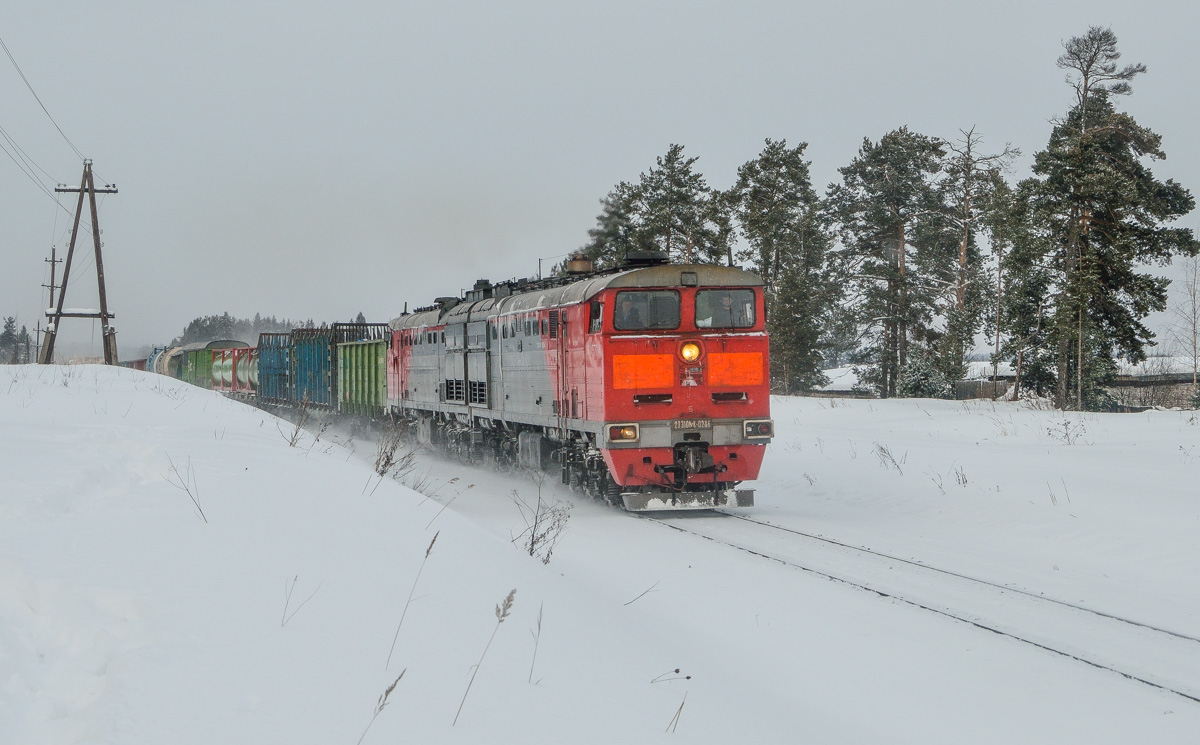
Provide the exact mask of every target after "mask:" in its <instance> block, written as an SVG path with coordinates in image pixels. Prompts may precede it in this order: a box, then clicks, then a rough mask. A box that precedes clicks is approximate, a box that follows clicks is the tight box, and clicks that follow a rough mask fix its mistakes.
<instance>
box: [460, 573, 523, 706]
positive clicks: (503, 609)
mask: <svg viewBox="0 0 1200 745" xmlns="http://www.w3.org/2000/svg"><path fill="white" fill-rule="evenodd" d="M516 594H517V588H515V587H514V588H513V589H512V590H511V591H510V592H509V593H508V597H506V598H504V602H503V603H501V604H500V605H497V606H496V628H494V629H492V635H491V636H490V637H488V643H487V646H485V647H484V648H483V654H481V655H479V662H477V663H475V671H474V672H472V673H471V679H470V680H469V681H467V690H465V691H463V697H462V701H460V702H459V704H458V711H456V712H455V713H454V721H453V722H451V723H450V726H451V727H453V726H454V725H456V724H458V717H459V715H460V714H462V709H463V704H465V703H467V694H468V693H470V692H471V686H472V684H474V683H475V676H476V675H478V674H479V667H480V666H481V665H483V658H484V657H486V656H487V653H488V650H489V649H491V646H492V640H493V639H495V638H496V632H497V631H499V630H500V624H502V623H504V619H506V618H508V614H509V612H510V611H512V607H513V597H515V596H516Z"/></svg>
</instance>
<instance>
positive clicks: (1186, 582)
mask: <svg viewBox="0 0 1200 745" xmlns="http://www.w3.org/2000/svg"><path fill="white" fill-rule="evenodd" d="M773 414H774V417H775V419H776V422H777V431H778V437H777V438H776V441H775V443H774V444H773V445H772V446H771V447H770V450H769V452H768V455H767V459H766V464H765V467H764V473H763V478H762V479H761V480H760V481H759V482H758V483H757V485H756V486H757V489H758V492H757V495H756V498H757V506H756V507H754V508H751V509H748V510H745V511H743V512H744V514H745V515H746V516H749V517H751V518H753V519H754V520H757V521H758V522H757V523H750V522H746V521H744V520H739V519H736V518H731V517H725V516H720V515H712V514H701V515H692V516H675V517H666V518H656V519H645V518H639V517H634V516H630V515H627V514H624V513H621V512H619V511H617V510H614V509H612V508H608V507H605V506H602V505H601V504H599V503H596V502H592V501H589V500H587V499H585V498H583V497H581V496H578V495H574V494H571V493H568V492H565V491H562V490H561V488H560V487H558V486H557V485H552V484H548V483H547V484H544V485H543V487H542V492H543V495H544V496H545V497H546V498H547V499H548V500H550V501H551V502H553V501H556V500H560V501H561V502H562V503H564V504H568V505H571V507H572V511H571V516H570V520H569V523H568V524H567V528H566V531H565V533H564V534H563V535H562V536H561V540H560V542H559V544H558V546H557V548H556V550H555V552H554V554H553V556H552V557H551V559H550V561H549V563H547V564H543V563H542V562H541V561H540V560H538V559H537V558H533V557H530V556H528V555H527V554H526V553H524V552H523V551H522V550H521V548H520V547H519V546H518V545H517V544H515V543H514V542H513V541H512V537H513V536H514V535H516V534H518V533H519V532H520V531H521V530H522V529H523V528H524V523H523V522H522V519H521V515H520V511H519V510H518V508H517V505H516V504H515V503H514V501H513V497H512V495H511V492H512V491H514V490H516V491H517V492H518V493H519V496H520V497H521V498H523V499H525V500H526V501H531V500H533V499H534V498H535V497H536V494H537V486H536V485H535V484H534V483H533V482H532V481H531V480H530V479H529V478H527V477H521V476H520V475H518V474H500V473H495V472H491V471H487V470H483V469H478V468H472V467H467V466H464V465H461V464H456V463H452V462H447V461H441V460H437V459H433V458H429V457H426V456H420V457H419V458H418V460H417V462H416V463H415V464H413V465H412V466H411V467H410V468H409V469H408V470H407V471H406V473H405V475H404V481H405V482H407V483H408V484H415V485H418V486H420V487H421V488H422V489H423V491H425V492H429V493H432V494H433V497H432V498H430V497H426V496H424V495H423V494H420V493H417V492H416V491H413V490H412V489H410V488H408V487H407V486H405V485H404V484H402V483H400V482H398V481H396V480H393V479H390V478H389V479H384V480H382V482H381V483H378V484H377V483H376V482H377V481H378V480H377V479H374V478H372V470H371V465H372V462H373V461H374V458H375V454H376V448H375V446H374V444H373V443H371V442H369V441H368V439H367V438H366V437H365V436H363V435H359V436H358V437H357V438H355V439H347V438H346V437H345V436H344V435H343V436H335V433H334V431H333V430H332V429H331V430H327V431H325V432H323V433H321V436H320V439H319V440H316V439H314V435H315V434H316V432H315V431H314V432H309V433H305V434H302V435H301V436H300V437H299V439H298V441H297V442H296V443H295V445H294V446H293V445H292V444H290V443H289V440H290V439H292V437H291V436H292V433H293V431H294V428H293V427H292V425H290V424H288V423H286V422H283V421H281V420H278V419H276V418H274V417H272V416H270V415H269V414H267V413H264V412H262V411H259V410H257V409H254V408H252V407H249V406H246V405H244V404H241V403H237V402H234V401H230V400H227V399H225V398H222V397H221V396H219V395H217V394H213V393H211V392H208V391H203V390H199V389H196V388H192V387H190V386H187V385H185V384H183V383H180V382H177V381H172V380H169V379H165V378H161V377H158V376H155V375H153V374H147V373H139V372H135V371H131V370H122V369H111V368H103V367H92V366H82V367H72V368H63V367H44V368H42V367H33V366H30V367H10V368H0V424H2V428H0V473H3V478H2V480H0V743H14V744H16V743H20V744H21V745H25V744H27V743H28V744H32V743H55V744H58V743H85V742H86V743H155V744H156V745H157V744H160V743H173V744H177V743H205V744H208V743H214V742H223V743H233V742H255V743H263V742H281V743H283V742H286V743H309V742H311V743H350V744H351V745H353V743H356V742H358V741H359V740H360V737H361V738H362V739H361V742H363V743H372V742H378V743H383V742H423V743H433V742H436V743H455V742H461V743H481V742H488V743H529V742H537V743H561V742H571V743H606V744H607V743H616V742H653V741H659V740H661V739H663V738H679V739H681V740H683V741H687V742H713V743H728V742H748V743H760V742H761V743H793V742H814V743H862V742H870V743H921V744H922V745H933V744H935V743H955V744H957V743H1004V744H1005V745H1010V744H1011V743H1018V742H1019V743H1065V742H1080V743H1130V742H1153V743H1193V742H1196V741H1197V733H1198V732H1200V702H1198V701H1197V700H1195V699H1196V698H1200V662H1198V661H1200V641H1196V639H1200V581H1198V580H1197V579H1196V578H1197V576H1200V542H1198V541H1197V536H1198V535H1200V489H1197V486H1196V485H1197V483H1198V482H1200V478H1198V477H1200V416H1198V415H1197V414H1195V413H1192V412H1158V411H1151V412H1146V413H1143V414H1137V415H1092V414H1085V415H1077V414H1063V413H1061V412H1055V411H1049V410H1040V409H1036V408H1028V407H1027V406H1025V405H1021V404H992V403H990V402H971V403H965V404H964V403H954V402H943V401H923V400H903V401H871V400H852V401H848V400H842V399H790V398H789V399H775V400H774V402H773ZM193 497H194V498H195V501H193ZM447 504H448V505H449V506H448V507H447V506H446V505H447ZM201 510H202V511H203V517H202V516H201V512H200V511H201ZM762 523H767V524H769V525H763V524H762ZM769 526H780V527H783V528H787V529H790V530H792V531H796V532H792V533H787V532H784V531H781V530H777V529H776V528H773V527H769ZM697 534H701V535H703V536H707V539H706V538H705V537H700V535H697ZM801 534H806V535H801ZM435 535H436V536H437V540H436V543H434V544H433V547H432V549H430V548H429V547H430V542H431V541H432V540H433V539H434V536H435ZM814 537H820V538H823V539H827V540H832V541H836V543H829V542H822V541H821V540H817V539H816V538H814ZM839 544H840V545H839ZM737 547H742V548H750V549H752V550H754V551H755V552H756V553H748V552H746V551H742V550H738V548H737ZM858 548H869V549H871V550H873V551H875V552H877V553H876V554H864V553H862V552H861V551H858V550H857V549H858ZM427 554H428V555H427ZM879 554H883V555H886V556H888V557H891V558H880V556H879ZM918 565H926V566H929V567H934V568H936V569H938V570H943V571H940V572H934V571H929V570H927V569H923V568H922V567H921V566H918ZM800 567H803V568H800ZM949 573H953V575H958V576H953V575H952V574H949ZM835 580H836V581H835ZM977 580H983V581H986V582H991V583H993V584H991V585H987V584H983V583H981V582H978V581H977ZM514 588H515V589H516V594H515V596H514V598H513V606H512V609H511V613H510V614H509V615H508V616H507V618H505V620H504V621H503V623H498V619H497V610H496V608H497V606H498V605H499V604H501V603H502V602H503V601H504V599H505V597H506V596H507V595H508V594H509V591H510V590H512V589H514ZM863 588H869V589H863ZM289 590H290V593H291V594H290V598H289V597H288V596H287V593H288V591H289ZM410 596H411V601H410V600H409V599H410ZM1043 598H1048V599H1051V600H1054V601H1059V602H1056V603H1051V602H1046V601H1045V600H1044V599H1043ZM1064 603H1065V604H1069V606H1068V605H1064ZM1070 606H1073V607H1070ZM1080 609H1083V610H1080ZM1089 611H1100V612H1101V613H1104V614H1107V616H1109V617H1111V616H1116V617H1119V618H1121V619H1128V620H1133V621H1137V622H1139V623H1141V624H1143V626H1136V627H1135V626H1130V625H1129V624H1127V623H1125V622H1123V621H1119V620H1112V619H1111V618H1105V617H1104V616H1100V615H1097V614H1096V613H1091V612H1089ZM402 617H403V623H401V618H402ZM539 617H540V619H541V622H540V637H537V638H536V639H535V632H537V630H538V626H539ZM989 629H990V630H989ZM1156 629H1158V630H1156ZM996 631H999V632H1003V633H995V632H996ZM1164 632H1171V633H1164ZM493 634H494V636H493ZM1005 634H1007V635H1005ZM1172 634H1173V635H1172ZM393 640H394V644H395V646H394V649H393V648H392V645H393ZM489 640H491V641H490V646H489ZM485 650H486V654H485ZM389 652H390V654H391V661H390V663H388V656H389ZM535 653H536V656H535ZM481 658H482V664H479V663H480V660H481ZM476 665H478V667H476ZM676 669H678V670H679V672H678V673H676V672H675V670H676ZM401 671H404V675H403V677H402V678H401V679H400V680H399V682H396V683H395V687H394V689H393V690H392V691H391V693H390V694H389V695H388V696H387V698H386V705H385V706H384V707H383V708H382V710H377V706H378V704H379V702H380V699H381V696H382V695H383V694H384V692H385V690H386V689H387V688H388V687H389V686H390V685H391V684H393V683H394V682H395V681H396V678H397V676H399V675H400V673H401ZM468 686H469V691H468ZM464 694H466V698H465V701H464ZM1189 696H1190V697H1191V698H1189ZM681 705H682V708H681ZM460 706H461V712H460ZM377 711H378V713H377V715H375V714H376V712H377ZM373 715H375V716H374V719H373ZM456 715H457V716H458V721H457V724H452V722H454V720H455V717H456ZM668 729H670V730H671V732H670V733H667V732H666V731H667V730H668ZM364 732H365V736H363V735H364Z"/></svg>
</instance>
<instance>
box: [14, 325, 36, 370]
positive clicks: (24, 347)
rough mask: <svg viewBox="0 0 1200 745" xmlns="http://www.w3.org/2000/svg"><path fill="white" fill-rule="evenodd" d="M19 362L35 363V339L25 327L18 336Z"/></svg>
mask: <svg viewBox="0 0 1200 745" xmlns="http://www.w3.org/2000/svg"><path fill="white" fill-rule="evenodd" d="M17 361H18V362H21V363H23V364H29V363H30V362H33V338H32V337H30V336H29V329H28V328H26V327H25V326H24V325H22V326H21V332H20V333H19V334H17Z"/></svg>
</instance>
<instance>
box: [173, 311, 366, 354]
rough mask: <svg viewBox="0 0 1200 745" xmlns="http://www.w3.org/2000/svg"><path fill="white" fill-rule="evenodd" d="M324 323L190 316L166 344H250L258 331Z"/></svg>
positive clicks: (255, 340)
mask: <svg viewBox="0 0 1200 745" xmlns="http://www.w3.org/2000/svg"><path fill="white" fill-rule="evenodd" d="M351 322H352V323H366V317H365V316H364V315H363V314H362V312H361V311H360V312H359V314H358V316H357V317H355V318H354V319H352V321H351ZM325 325H326V324H324V323H320V324H319V323H316V322H315V321H313V319H311V318H309V319H307V320H304V321H293V320H291V319H289V318H283V319H279V318H276V317H275V316H262V315H260V314H258V313H255V314H254V318H235V317H233V316H231V315H229V313H222V314H220V315H212V316H201V317H200V318H196V319H193V320H192V321H191V322H190V323H188V325H187V326H185V327H184V329H183V333H182V334H180V335H179V336H177V337H175V338H174V339H172V340H171V343H170V344H168V345H167V346H168V347H178V346H182V345H184V344H194V343H196V342H210V341H216V340H218V339H233V340H236V341H244V342H246V343H247V344H250V345H251V346H254V345H256V344H258V335H259V334H264V333H273V332H288V331H291V330H292V329H315V328H318V327H324V326H325Z"/></svg>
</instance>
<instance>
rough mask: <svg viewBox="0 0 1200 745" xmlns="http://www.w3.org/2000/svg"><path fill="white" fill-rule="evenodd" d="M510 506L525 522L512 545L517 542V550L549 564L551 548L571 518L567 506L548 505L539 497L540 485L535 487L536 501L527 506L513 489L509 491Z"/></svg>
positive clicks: (555, 544)
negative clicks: (536, 489)
mask: <svg viewBox="0 0 1200 745" xmlns="http://www.w3.org/2000/svg"><path fill="white" fill-rule="evenodd" d="M511 495H512V500H513V504H515V505H516V506H517V509H518V510H520V512H521V519H522V520H524V521H525V530H522V531H521V532H520V533H518V534H517V535H515V536H513V539H512V540H513V543H516V542H517V541H520V542H521V548H523V549H524V550H525V552H526V553H528V554H529V555H530V556H534V557H537V558H539V559H541V560H542V563H543V564H549V563H550V557H551V556H552V555H553V554H554V547H555V546H557V545H558V540H559V539H560V538H562V534H563V531H565V530H566V529H567V521H568V520H570V519H571V505H570V504H568V503H566V502H562V501H560V500H557V499H556V500H554V503H553V504H551V503H550V502H547V501H546V500H545V499H543V498H542V488H541V484H538V493H537V500H536V501H535V502H534V503H533V504H530V503H529V502H527V501H526V500H525V499H524V498H523V497H522V496H521V494H520V492H518V491H517V490H516V489H514V490H513V491H512V494H511Z"/></svg>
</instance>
